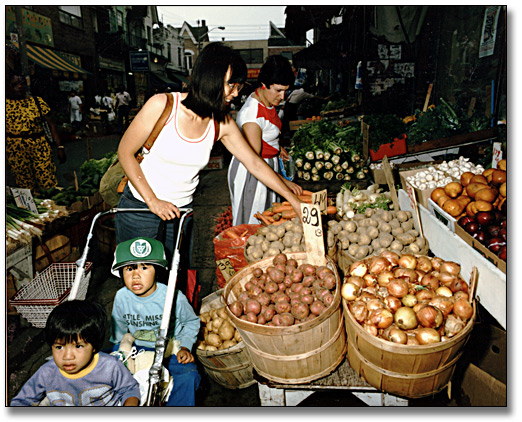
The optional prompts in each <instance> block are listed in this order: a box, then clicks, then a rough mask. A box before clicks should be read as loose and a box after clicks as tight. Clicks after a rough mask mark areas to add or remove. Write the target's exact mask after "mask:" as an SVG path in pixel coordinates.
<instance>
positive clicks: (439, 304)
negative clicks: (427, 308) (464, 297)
mask: <svg viewBox="0 0 522 422" xmlns="http://www.w3.org/2000/svg"><path fill="white" fill-rule="evenodd" d="M429 305H431V306H434V307H435V308H437V309H440V311H441V312H442V314H443V315H444V316H448V315H449V314H450V313H451V311H452V310H453V300H452V299H451V298H449V297H447V296H435V297H434V298H433V299H431V300H430V302H429Z"/></svg>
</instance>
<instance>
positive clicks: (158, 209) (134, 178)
mask: <svg viewBox="0 0 522 422" xmlns="http://www.w3.org/2000/svg"><path fill="white" fill-rule="evenodd" d="M166 102H167V96H166V95H165V94H163V95H154V96H152V97H151V98H150V99H149V100H148V101H147V102H146V103H145V105H144V106H143V107H142V108H141V110H140V111H139V113H138V114H137V115H136V117H135V118H134V119H133V120H132V122H131V124H130V125H129V127H128V129H127V130H126V131H125V133H124V135H123V137H122V138H121V141H120V145H119V146H118V160H119V161H120V163H121V166H122V168H123V170H124V171H125V174H126V175H127V177H128V178H129V180H130V181H131V183H132V185H133V186H134V187H135V188H136V190H137V191H138V192H139V194H140V195H141V197H142V198H143V200H144V201H145V203H146V204H147V206H148V207H149V209H150V210H151V211H152V212H153V213H154V214H156V215H157V216H158V217H160V218H161V219H162V220H171V219H173V218H176V217H177V218H179V210H178V208H177V207H176V206H175V205H174V204H172V203H170V202H167V201H162V200H160V199H158V198H157V197H156V195H155V193H154V191H153V190H152V188H151V187H150V185H149V183H148V182H147V179H146V178H145V175H144V174H143V170H142V169H141V167H140V165H139V164H138V162H137V161H136V158H135V156H136V153H137V152H138V151H139V150H140V148H141V147H142V146H143V144H144V143H145V141H146V140H147V137H148V136H149V135H150V133H151V132H152V129H153V128H154V126H155V124H156V122H157V121H158V119H159V117H160V116H161V113H162V112H163V110H164V109H165V104H166Z"/></svg>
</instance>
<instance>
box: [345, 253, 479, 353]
mask: <svg viewBox="0 0 522 422" xmlns="http://www.w3.org/2000/svg"><path fill="white" fill-rule="evenodd" d="M341 295H342V297H343V299H345V300H346V301H347V305H348V309H349V310H350V312H351V314H352V315H353V317H354V318H355V320H356V321H357V322H358V323H359V324H361V325H362V326H363V328H364V329H365V330H366V331H367V332H368V333H369V334H371V335H373V336H376V337H379V338H382V339H384V340H388V341H391V342H394V343H397V344H407V345H425V344H432V343H438V342H441V341H446V340H448V339H449V338H451V337H454V336H455V335H457V334H458V333H459V332H460V331H462V330H463V329H464V327H465V326H466V323H467V321H468V320H469V319H470V318H471V317H472V316H473V306H472V304H471V303H470V300H469V299H470V298H469V295H468V284H467V283H466V281H464V280H463V279H462V277H461V276H460V265H459V264H457V263H455V262H451V261H444V260H442V259H441V258H438V257H434V258H430V257H427V256H414V255H410V254H405V255H402V256H401V255H398V254H397V253H395V252H393V251H389V250H387V251H383V252H381V253H380V254H379V255H377V256H374V257H371V258H367V259H365V260H362V261H357V262H354V263H353V264H352V265H351V266H350V269H349V272H348V274H347V275H346V276H345V278H344V280H343V285H342V287H341Z"/></svg>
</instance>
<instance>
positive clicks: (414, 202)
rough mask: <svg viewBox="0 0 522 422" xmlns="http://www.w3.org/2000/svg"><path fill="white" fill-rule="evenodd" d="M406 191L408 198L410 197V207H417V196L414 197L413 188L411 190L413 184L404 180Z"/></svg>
mask: <svg viewBox="0 0 522 422" xmlns="http://www.w3.org/2000/svg"><path fill="white" fill-rule="evenodd" d="M406 193H407V194H408V198H410V205H411V208H412V209H415V208H417V198H416V197H415V190H413V186H412V185H411V184H410V182H406Z"/></svg>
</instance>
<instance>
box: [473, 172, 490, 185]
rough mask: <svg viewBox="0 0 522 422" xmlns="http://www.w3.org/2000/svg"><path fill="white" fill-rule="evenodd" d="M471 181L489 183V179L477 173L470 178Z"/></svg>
mask: <svg viewBox="0 0 522 422" xmlns="http://www.w3.org/2000/svg"><path fill="white" fill-rule="evenodd" d="M469 183H482V184H483V185H487V184H488V179H486V178H485V177H484V176H482V175H481V174H475V175H473V177H472V178H471V179H470V181H469Z"/></svg>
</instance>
